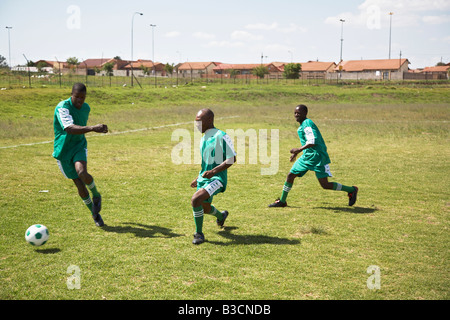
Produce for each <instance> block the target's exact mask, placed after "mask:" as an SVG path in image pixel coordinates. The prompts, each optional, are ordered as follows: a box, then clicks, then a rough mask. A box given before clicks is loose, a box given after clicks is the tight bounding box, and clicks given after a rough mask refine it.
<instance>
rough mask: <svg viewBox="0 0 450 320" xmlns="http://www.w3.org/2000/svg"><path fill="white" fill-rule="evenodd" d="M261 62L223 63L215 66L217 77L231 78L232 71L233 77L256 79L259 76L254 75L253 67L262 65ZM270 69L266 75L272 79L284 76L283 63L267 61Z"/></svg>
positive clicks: (266, 65)
mask: <svg viewBox="0 0 450 320" xmlns="http://www.w3.org/2000/svg"><path fill="white" fill-rule="evenodd" d="M260 66H261V64H260V63H234V64H233V63H221V64H219V65H218V66H216V67H214V68H213V71H214V74H215V76H214V77H215V78H219V77H225V78H231V73H233V77H234V78H237V79H242V78H247V79H256V78H257V76H255V75H253V69H255V68H257V67H260ZM264 66H265V67H267V69H268V70H269V74H268V75H266V77H269V78H270V79H279V78H282V76H283V66H284V64H283V63H280V62H276V63H267V64H264Z"/></svg>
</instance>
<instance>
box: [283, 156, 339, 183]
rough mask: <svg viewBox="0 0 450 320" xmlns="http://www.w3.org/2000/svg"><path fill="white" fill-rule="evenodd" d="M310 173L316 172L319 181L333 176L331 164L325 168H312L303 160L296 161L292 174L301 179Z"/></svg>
mask: <svg viewBox="0 0 450 320" xmlns="http://www.w3.org/2000/svg"><path fill="white" fill-rule="evenodd" d="M308 171H314V172H315V173H316V177H317V179H322V178H328V177H332V176H333V175H332V174H331V171H330V165H329V164H326V165H324V166H311V165H308V164H306V163H304V162H303V161H302V159H301V158H300V159H298V160H297V161H295V163H294V165H293V166H292V168H291V171H290V172H291V173H293V174H295V175H297V176H299V177H303V176H304V175H305V174H306V172H308Z"/></svg>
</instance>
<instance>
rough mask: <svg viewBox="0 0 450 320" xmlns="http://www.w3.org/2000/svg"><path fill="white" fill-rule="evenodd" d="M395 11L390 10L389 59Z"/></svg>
mask: <svg viewBox="0 0 450 320" xmlns="http://www.w3.org/2000/svg"><path fill="white" fill-rule="evenodd" d="M393 14H394V13H393V12H389V16H390V17H389V20H390V21H389V59H391V37H392V15H393Z"/></svg>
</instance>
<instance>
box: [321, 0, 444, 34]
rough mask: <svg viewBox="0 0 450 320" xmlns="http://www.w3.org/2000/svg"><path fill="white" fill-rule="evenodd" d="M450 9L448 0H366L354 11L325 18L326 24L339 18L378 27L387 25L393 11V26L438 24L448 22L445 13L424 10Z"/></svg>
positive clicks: (350, 23) (337, 20)
mask: <svg viewBox="0 0 450 320" xmlns="http://www.w3.org/2000/svg"><path fill="white" fill-rule="evenodd" d="M445 10H450V1H448V0H396V1H392V0H366V1H364V2H363V3H362V4H361V5H359V6H358V8H357V11H356V12H344V13H341V14H339V15H336V16H332V17H328V18H326V19H325V23H326V24H334V25H338V24H340V21H339V20H340V19H345V23H346V24H348V25H354V26H366V27H368V28H369V29H380V28H381V27H382V26H385V27H387V26H388V25H389V22H388V21H389V12H393V16H392V24H393V26H395V27H410V26H417V25H419V24H420V22H423V23H428V24H440V23H445V22H448V21H449V20H450V19H449V17H448V16H447V15H444V16H433V15H426V16H424V14H425V13H426V12H432V11H445Z"/></svg>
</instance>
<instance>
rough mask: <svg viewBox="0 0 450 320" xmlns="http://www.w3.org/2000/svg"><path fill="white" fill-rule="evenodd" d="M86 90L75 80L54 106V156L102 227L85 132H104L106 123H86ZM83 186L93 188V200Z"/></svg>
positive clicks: (97, 224)
mask: <svg viewBox="0 0 450 320" xmlns="http://www.w3.org/2000/svg"><path fill="white" fill-rule="evenodd" d="M86 91H87V90H86V86H85V85H84V84H82V83H76V84H74V85H73V87H72V95H71V97H70V98H69V99H67V100H63V101H61V102H60V103H59V104H58V105H57V106H56V108H55V113H54V118H53V129H54V131H55V140H54V144H53V157H54V158H55V159H56V161H57V163H58V166H59V169H60V170H61V172H62V174H63V175H64V176H65V177H66V178H68V179H72V180H73V182H74V183H75V186H76V187H77V189H78V194H79V195H80V197H81V199H82V200H83V202H84V204H85V205H86V206H87V207H88V208H89V210H90V211H91V213H92V218H93V219H94V221H95V224H96V226H98V227H101V226H103V225H104V222H103V219H102V217H101V215H100V210H101V204H102V197H101V195H100V193H99V192H98V190H97V187H96V185H95V183H94V178H93V177H92V176H91V175H90V174H89V173H88V171H87V141H86V137H85V136H84V134H85V133H88V132H98V133H107V132H108V127H107V126H106V125H105V124H97V125H95V126H87V121H88V118H89V112H90V110H91V108H90V107H89V105H88V104H87V103H85V102H84V100H85V99H86ZM86 186H88V188H89V189H90V190H91V192H92V200H91V197H90V195H89V191H88V189H87V188H86Z"/></svg>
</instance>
